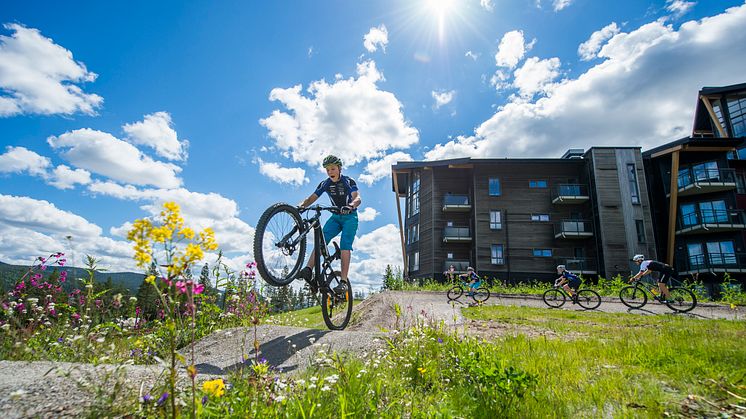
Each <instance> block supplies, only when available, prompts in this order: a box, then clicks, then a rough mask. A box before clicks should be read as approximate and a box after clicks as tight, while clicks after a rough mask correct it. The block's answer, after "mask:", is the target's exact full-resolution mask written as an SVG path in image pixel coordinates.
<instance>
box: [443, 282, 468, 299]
mask: <svg viewBox="0 0 746 419" xmlns="http://www.w3.org/2000/svg"><path fill="white" fill-rule="evenodd" d="M463 293H464V289H463V288H461V287H460V286H458V285H456V286H454V287H451V289H449V290H448V292H447V293H446V296H447V297H448V301H453V300H458V299H459V298H461V295H462V294H463Z"/></svg>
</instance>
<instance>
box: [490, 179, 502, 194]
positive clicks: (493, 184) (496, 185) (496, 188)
mask: <svg viewBox="0 0 746 419" xmlns="http://www.w3.org/2000/svg"><path fill="white" fill-rule="evenodd" d="M500 195H502V190H501V189H500V179H499V178H496V177H491V178H490V196H500Z"/></svg>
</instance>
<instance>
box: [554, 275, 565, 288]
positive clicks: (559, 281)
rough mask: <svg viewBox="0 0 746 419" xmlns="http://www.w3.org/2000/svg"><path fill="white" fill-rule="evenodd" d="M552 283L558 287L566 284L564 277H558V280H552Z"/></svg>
mask: <svg viewBox="0 0 746 419" xmlns="http://www.w3.org/2000/svg"><path fill="white" fill-rule="evenodd" d="M554 282H555V283H556V284H557V285H558V286H559V285H565V283H566V282H567V278H565V277H564V276H561V277H559V278H557V279H555V280H554Z"/></svg>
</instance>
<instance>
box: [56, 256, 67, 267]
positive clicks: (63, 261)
mask: <svg viewBox="0 0 746 419" xmlns="http://www.w3.org/2000/svg"><path fill="white" fill-rule="evenodd" d="M66 263H67V259H65V258H62V259H60V260H58V261H57V264H58V265H60V266H65V264H66Z"/></svg>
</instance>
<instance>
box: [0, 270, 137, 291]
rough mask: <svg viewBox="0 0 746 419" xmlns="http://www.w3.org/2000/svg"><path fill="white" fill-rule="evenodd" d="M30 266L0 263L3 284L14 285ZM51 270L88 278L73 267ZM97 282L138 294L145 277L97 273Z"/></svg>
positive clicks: (95, 275) (133, 274)
mask: <svg viewBox="0 0 746 419" xmlns="http://www.w3.org/2000/svg"><path fill="white" fill-rule="evenodd" d="M28 268H29V267H28V266H21V265H10V264H7V263H3V262H0V281H2V282H3V283H6V284H8V283H13V282H15V281H17V280H18V278H20V277H21V276H22V275H23V274H24V273H25V272H26V271H27V270H28ZM50 269H51V270H55V269H56V270H58V271H60V272H62V271H67V277H68V278H69V279H71V280H72V279H76V278H88V272H87V271H86V270H85V269H83V268H75V267H71V266H63V267H59V266H57V267H50ZM93 277H94V278H95V280H96V282H106V281H107V280H108V279H109V278H111V283H112V284H114V285H121V286H122V287H124V288H127V289H128V290H130V291H131V292H132V294H136V293H137V289H138V288H139V287H140V284H142V280H143V279H144V278H145V275H143V274H139V273H135V272H100V271H96V272H95V273H94V275H93Z"/></svg>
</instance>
